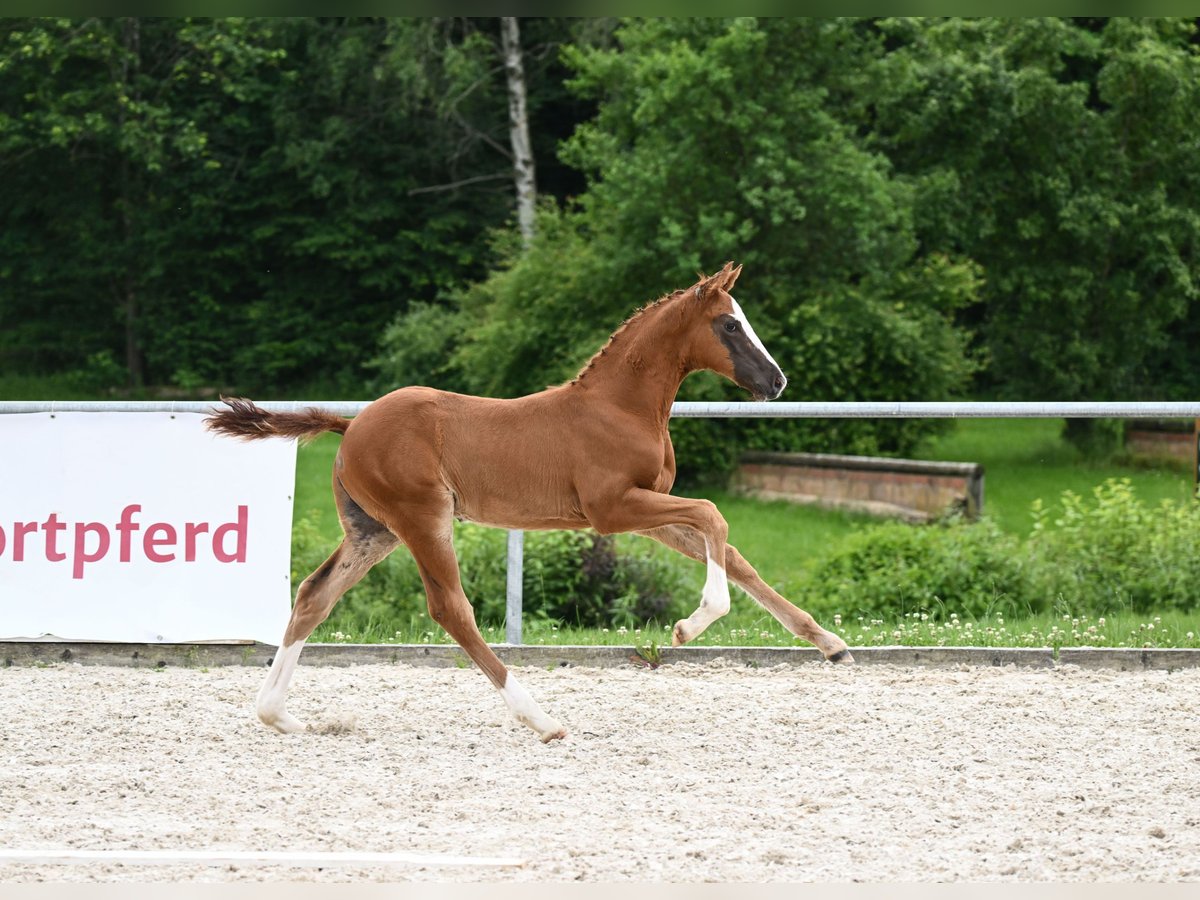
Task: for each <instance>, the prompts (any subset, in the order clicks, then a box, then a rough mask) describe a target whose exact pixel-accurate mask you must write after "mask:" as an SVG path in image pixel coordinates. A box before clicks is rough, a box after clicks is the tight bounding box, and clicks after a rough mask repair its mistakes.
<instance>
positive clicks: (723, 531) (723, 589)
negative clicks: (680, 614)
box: [584, 488, 729, 647]
mask: <svg viewBox="0 0 1200 900" xmlns="http://www.w3.org/2000/svg"><path fill="white" fill-rule="evenodd" d="M584 514H585V515H586V516H587V518H588V521H589V522H590V523H591V524H592V527H594V528H595V529H596V530H597V531H599V532H600V533H601V534H611V533H613V532H619V531H621V532H623V531H639V532H645V531H647V530H649V529H656V528H664V527H667V526H674V527H676V528H678V527H680V526H682V527H683V528H684V529H691V530H693V532H694V533H695V534H697V535H698V536H699V537H700V538H702V544H703V557H702V558H703V559H704V561H705V564H706V566H707V567H708V571H707V574H706V575H705V578H704V591H703V592H702V593H701V595H700V605H699V606H698V607H697V608H696V611H695V612H693V613H692V614H691V615H690V616H688V617H687V618H686V619H680V620H679V621H678V622H676V623H675V629H674V631H673V632H672V633H671V643H672V644H673V645H674V646H676V647H678V646H680V645H681V644H686V643H687V642H688V641H690V640H693V639H694V638H696V637H698V636H699V635H700V634H701V633H702V632H703V631H704V629H706V628H708V626H709V625H711V624H712V623H713V622H715V621H716V620H717V619H719V618H721V616H723V615H725V614H726V613H727V612H729V579H728V577H727V576H726V574H725V565H726V550H727V549H728V547H727V544H726V539H727V538H728V537H729V525H728V524H727V523H726V522H725V518H724V517H723V516H722V515H721V513H720V512H719V511H718V510H717V507H716V506H715V505H713V503H712V502H711V501H709V500H692V499H689V498H686V497H673V496H671V495H670V494H660V493H658V492H657V491H649V490H644V489H641V488H634V489H632V490H628V491H626V492H625V493H624V494H620V495H617V496H615V497H613V498H606V499H605V500H604V501H600V502H595V503H592V504H588V503H586V502H585V504H584ZM696 558H697V559H699V558H701V557H700V556H697V557H696Z"/></svg>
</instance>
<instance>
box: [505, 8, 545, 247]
mask: <svg viewBox="0 0 1200 900" xmlns="http://www.w3.org/2000/svg"><path fill="white" fill-rule="evenodd" d="M500 35H501V39H502V43H503V45H504V70H505V72H506V73H507V76H508V124H509V139H510V140H511V141H512V152H513V178H514V180H515V181H516V187H517V227H518V228H520V230H521V238H522V239H523V240H524V242H525V246H529V243H530V241H532V240H533V218H534V210H535V209H536V207H537V180H536V178H535V177H534V169H533V146H532V144H531V143H530V140H529V116H528V114H527V113H526V111H525V96H526V94H525V67H524V65H523V64H522V62H521V31H520V28H519V27H518V25H517V20H516V18H514V17H512V16H505V17H502V18H501V19H500Z"/></svg>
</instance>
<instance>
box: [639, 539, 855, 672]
mask: <svg viewBox="0 0 1200 900" xmlns="http://www.w3.org/2000/svg"><path fill="white" fill-rule="evenodd" d="M638 534H642V535H645V536H646V537H649V538H654V540H656V541H658V542H660V543H662V544H666V545H667V546H668V547H670V548H671V549H672V550H678V551H679V552H680V553H682V554H683V555H684V556H688V557H691V558H692V559H694V560H696V561H697V562H704V561H705V551H704V539H703V538H702V537H701V536H700V534H699V533H698V532H696V531H695V530H694V529H691V528H688V527H686V526H681V525H668V526H666V527H664V528H652V529H649V530H648V531H639V532H638ZM725 562H726V564H727V565H728V567H729V578H730V580H732V581H733V583H734V584H736V585H737V586H738V587H740V588H741V589H742V590H744V591H745V592H746V593H747V594H749V595H750V596H751V597H753V598H754V600H755V602H757V603H758V604H759V605H760V606H762V607H763V608H764V609H765V610H766V611H767V612H769V613H770V614H771V615H773V616H774V617H775V618H776V619H778V620H779V621H780V622H781V623H783V627H784V628H786V629H787V630H788V631H790V632H791V633H792V634H794V635H796V636H797V637H800V638H803V639H804V640H806V641H808V642H809V643H810V644H813V645H814V646H815V647H816V648H817V649H818V650H820V651H821V653H822V654H824V656H825V658H826V659H827V660H829V661H830V662H834V663H852V662H854V657H852V656H851V655H850V651H849V650H848V649H847V648H846V642H845V641H843V640H842V639H841V638H840V637H838V636H837V635H836V634H834V633H833V632H831V631H826V630H825V629H824V628H822V627H821V626H820V625H818V624H817V622H816V620H815V619H814V618H813V617H812V616H811V615H809V614H808V613H807V612H805V611H804V610H802V609H801V608H800V607H798V606H796V605H795V604H794V603H791V602H790V601H789V600H787V599H786V598H785V597H783V596H781V595H780V594H778V593H776V591H775V590H774V589H773V588H772V587H771V586H770V585H769V584H767V583H766V582H765V581H763V580H762V578H761V577H760V576H759V574H758V572H756V571H755V570H754V567H753V566H752V565H750V563H748V562H746V559H745V557H743V556H742V554H740V553H739V552H738V550H737V548H736V547H734V546H733V545H732V544H726V545H725Z"/></svg>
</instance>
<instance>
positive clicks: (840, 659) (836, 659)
mask: <svg viewBox="0 0 1200 900" xmlns="http://www.w3.org/2000/svg"><path fill="white" fill-rule="evenodd" d="M825 659H826V660H827V661H829V662H831V663H834V664H835V665H839V666H852V665H854V657H853V656H851V655H850V650H849V649H848V648H842V649H841V650H839V651H838V652H837V653H834V654H833V655H832V656H827V657H825Z"/></svg>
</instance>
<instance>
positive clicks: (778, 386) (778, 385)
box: [775, 375, 786, 391]
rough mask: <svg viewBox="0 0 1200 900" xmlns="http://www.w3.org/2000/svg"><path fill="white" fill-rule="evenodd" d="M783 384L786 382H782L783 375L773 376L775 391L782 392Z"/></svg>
mask: <svg viewBox="0 0 1200 900" xmlns="http://www.w3.org/2000/svg"><path fill="white" fill-rule="evenodd" d="M785 383H786V382H784V380H783V375H776V376H775V390H777V391H782V390H783V386H784V384H785Z"/></svg>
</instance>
